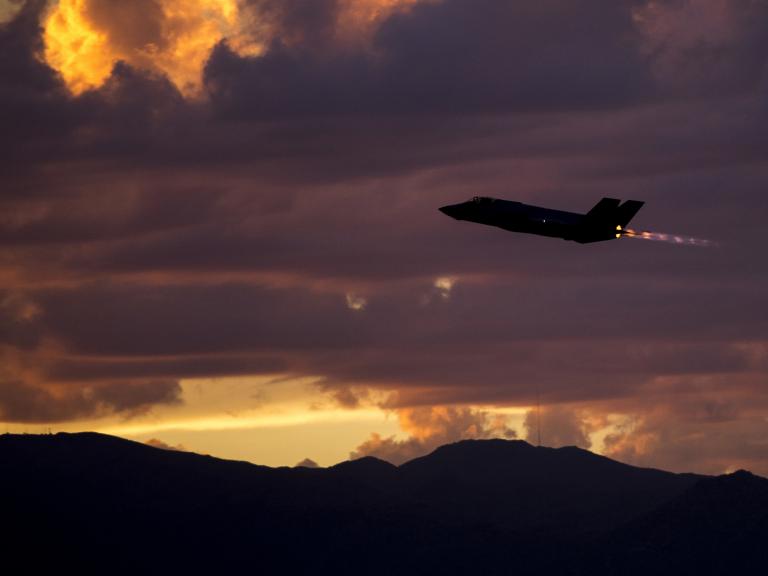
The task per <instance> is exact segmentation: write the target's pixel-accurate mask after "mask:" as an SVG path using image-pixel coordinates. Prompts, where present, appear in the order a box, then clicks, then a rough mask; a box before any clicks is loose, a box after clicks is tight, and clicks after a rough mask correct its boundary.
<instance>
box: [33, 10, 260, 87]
mask: <svg viewBox="0 0 768 576" xmlns="http://www.w3.org/2000/svg"><path fill="white" fill-rule="evenodd" d="M258 29H259V28H258V25H257V23H256V22H255V18H254V15H253V14H252V13H250V12H249V11H248V10H246V8H244V7H243V5H241V4H240V2H239V1H238V0H131V1H130V2H119V3H118V2H113V1H112V0H59V1H58V2H57V3H55V4H52V5H51V7H50V9H49V11H48V13H47V14H46V15H45V17H44V21H43V39H44V45H45V48H44V52H43V55H42V56H43V59H44V60H45V62H46V63H47V64H48V65H49V66H51V67H52V68H54V69H55V70H57V71H58V72H59V73H60V74H61V77H62V78H63V80H64V82H65V83H66V85H67V87H68V88H69V90H70V91H71V92H72V93H73V94H75V95H78V94H81V93H83V92H85V91H86V90H91V89H94V88H98V87H100V86H101V85H103V84H104V82H106V81H107V79H108V78H109V76H110V74H111V73H112V68H113V67H114V65H115V64H116V63H117V62H119V61H123V62H125V63H126V64H129V65H130V66H133V67H135V68H138V69H141V70H145V71H149V72H154V73H159V74H163V75H165V76H166V77H168V78H169V79H170V80H171V82H173V84H174V85H175V86H176V87H177V88H178V89H179V91H180V92H181V93H182V94H184V95H185V96H191V97H195V96H200V95H201V94H202V75H203V68H204V66H205V63H206V61H207V60H208V57H209V56H210V53H211V50H212V49H213V48H214V46H216V44H218V43H219V42H221V41H223V40H226V41H227V43H228V44H229V46H230V48H232V49H233V50H235V51H236V52H237V53H239V54H241V55H249V56H251V55H257V54H259V53H261V52H262V51H263V49H264V44H263V42H262V41H261V40H260V39H259V38H257V37H255V36H254V31H256V30H258Z"/></svg>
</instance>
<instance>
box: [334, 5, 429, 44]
mask: <svg viewBox="0 0 768 576" xmlns="http://www.w3.org/2000/svg"><path fill="white" fill-rule="evenodd" d="M422 1H425V0H343V1H342V2H341V8H340V11H339V17H338V22H337V30H338V32H339V35H340V36H341V37H343V38H350V37H359V36H361V35H362V36H363V37H365V36H367V35H368V34H370V32H371V31H372V30H374V29H375V27H376V25H377V24H379V23H380V22H382V21H383V20H386V19H387V18H388V17H389V16H391V15H392V14H393V13H395V12H402V11H405V10H408V9H410V8H412V7H413V6H414V5H415V4H417V3H419V2H422Z"/></svg>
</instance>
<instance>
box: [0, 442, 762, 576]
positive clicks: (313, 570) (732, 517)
mask: <svg viewBox="0 0 768 576" xmlns="http://www.w3.org/2000/svg"><path fill="white" fill-rule="evenodd" d="M0 489H1V490H2V492H1V493H2V499H3V503H4V505H3V520H4V521H5V522H4V524H5V530H4V532H5V533H6V534H5V536H4V537H3V540H2V550H3V561H4V564H5V565H7V566H10V565H18V566H20V567H22V570H20V571H19V573H44V572H49V571H54V570H55V571H58V572H60V571H62V570H72V571H74V572H75V573H77V574H129V573H130V574H136V573H141V574H160V573H165V574H167V573H168V572H172V573H192V574H196V573H254V574H375V575H378V574H470V573H471V574H537V575H541V574H574V575H579V574H584V575H586V574H590V575H593V574H605V575H608V574H632V575H634V574H641V573H642V574H647V573H649V572H651V573H654V575H659V574H687V573H695V574H722V573H726V572H729V571H730V568H731V567H733V566H737V567H739V568H740V569H744V570H747V569H750V568H752V569H754V568H759V567H760V566H765V565H766V560H768V558H766V552H765V548H766V547H765V542H768V480H766V479H764V478H760V477H757V476H753V475H752V474H749V473H748V472H743V471H739V472H736V473H734V474H730V475H725V476H717V477H712V476H701V475H695V474H674V473H670V472H665V471H661V470H653V469H645V468H637V467H633V466H629V465H626V464H622V463H620V462H616V461H613V460H610V459H609V458H605V457H603V456H599V455H596V454H593V453H590V452H588V451H586V450H581V449H579V448H575V447H565V448H558V449H553V448H543V447H534V446H531V445H530V444H527V443H525V442H522V441H508V440H466V441H462V442H458V443H456V444H450V445H446V446H443V447H441V448H438V449H437V450H435V451H434V452H432V453H431V454H429V455H427V456H424V457H421V458H417V459H415V460H411V461H410V462H407V463H405V464H403V465H401V466H399V467H397V466H393V465H392V464H389V463H387V462H384V461H382V460H378V459H376V458H372V457H366V458H361V459H359V460H354V461H350V462H344V463H341V464H338V465H336V466H332V467H330V468H305V467H298V468H269V467H266V466H257V465H254V464H250V463H246V462H235V461H227V460H220V459H217V458H213V457H210V456H202V455H198V454H193V453H188V452H178V451H169V450H162V449H158V448H154V447H151V446H147V445H144V444H140V443H137V442H131V441H128V440H124V439H121V438H116V437H112V436H106V435H102V434H96V433H80V434H64V433H61V434H56V435H41V436H36V435H10V434H6V435H3V436H0Z"/></svg>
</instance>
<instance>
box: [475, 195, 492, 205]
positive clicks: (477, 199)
mask: <svg viewBox="0 0 768 576" xmlns="http://www.w3.org/2000/svg"><path fill="white" fill-rule="evenodd" d="M493 201H494V198H488V196H475V197H473V198H472V202H474V203H475V204H490V203H491V202H493Z"/></svg>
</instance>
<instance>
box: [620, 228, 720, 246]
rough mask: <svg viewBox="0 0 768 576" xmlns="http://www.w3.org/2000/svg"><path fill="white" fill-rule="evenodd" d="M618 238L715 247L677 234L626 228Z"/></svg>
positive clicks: (700, 240) (697, 239) (702, 240)
mask: <svg viewBox="0 0 768 576" xmlns="http://www.w3.org/2000/svg"><path fill="white" fill-rule="evenodd" d="M619 236H625V237H627V238H639V239H640V240H652V241H654V242H667V243H668V244H679V245H683V246H701V247H708V246H716V245H717V244H716V243H715V242H712V240H704V239H703V238H691V237H690V236H679V235H677V234H664V233H661V232H649V231H647V230H644V231H639V230H632V229H630V228H627V229H626V230H624V232H623V233H622V234H621V235H617V236H616V237H617V238H618V237H619Z"/></svg>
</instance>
